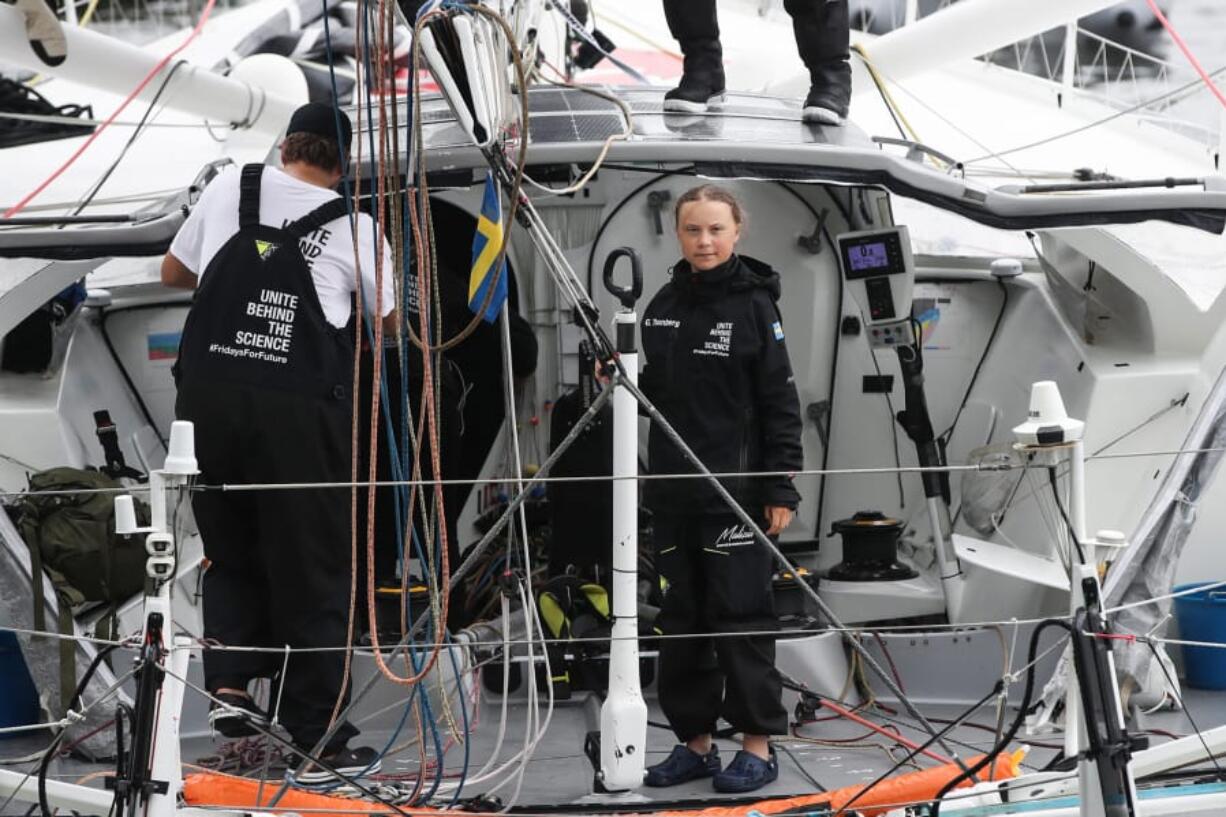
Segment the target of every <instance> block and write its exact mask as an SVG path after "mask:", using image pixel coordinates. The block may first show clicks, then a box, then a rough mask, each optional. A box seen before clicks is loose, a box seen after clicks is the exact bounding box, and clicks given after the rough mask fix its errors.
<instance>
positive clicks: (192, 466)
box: [129, 420, 198, 817]
mask: <svg viewBox="0 0 1226 817" xmlns="http://www.w3.org/2000/svg"><path fill="white" fill-rule="evenodd" d="M194 432H195V429H194V427H193V425H192V424H191V423H189V422H186V421H183V420H176V421H175V422H174V423H172V424H171V428H170V445H169V450H168V451H167V454H166V462H165V465H164V466H163V468H162V469H160V470H156V471H153V472H151V473H150V474H149V507H150V527H151V528H152V529H153V530H152V531H150V532H149V535H148V536H147V537H146V538H145V551H146V552H147V553H148V554H149V559H148V561H147V562H146V567H145V569H146V572H147V573H148V575H149V577H150V578H151V579H153V580H154V582H155V585H156V590H155V591H154V592H153V593H152V594H150V595H146V596H145V611H144V620H145V624H146V627H147V626H148V624H149V622H150V619H151V617H152V616H153V615H154V614H160V615H161V617H162V625H161V630H160V632H161V640H162V644H161V648H162V653H163V656H164V658H163V661H164V662H165V665H166V670H167V671H166V672H165V674H164V675H163V676H162V686H161V690H160V694H159V695H158V700H157V717H156V718H155V720H154V726H153V730H154V736H153V747H152V751H151V754H150V759H149V778H150V779H151V780H155V781H164V782H165V783H166V785H167V789H166V792H165V793H164V794H159V793H156V792H155V793H152V794H150V795H149V796H148V799H147V800H146V805H145V809H144V817H175V812H176V809H177V808H178V804H179V794H180V792H181V791H182V788H183V767H182V761H181V758H180V755H179V726H180V721H181V719H182V715H183V692H184V686H183V678H185V677H187V664H188V658H189V652H188V650H187V649H186V648H187V647H188V646H189V645H190V644H191V641H190V639H186V638H176V637H175V635H174V632H175V624H174V604H173V602H172V600H171V597H170V593H171V588H172V586H173V585H174V576H175V558H174V554H175V550H176V548H175V541H174V535H175V531H174V530H172V527H171V525H170V524H169V521H168V518H167V506H168V504H169V502H171V501H174V500H175V499H177V497H178V495H179V489H180V488H182V487H184V486H186V485H187V484H188V483H189V482H190V480H191V478H192V476H194V475H195V474H196V473H198V471H197V470H196V446H195V439H194ZM145 635H146V637H148V632H146V633H145ZM129 796H137V795H136V794H135V793H132V794H130V795H129Z"/></svg>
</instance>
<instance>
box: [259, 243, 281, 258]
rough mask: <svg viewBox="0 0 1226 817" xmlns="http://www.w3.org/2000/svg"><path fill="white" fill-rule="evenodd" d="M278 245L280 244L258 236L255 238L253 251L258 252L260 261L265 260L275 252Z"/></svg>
mask: <svg viewBox="0 0 1226 817" xmlns="http://www.w3.org/2000/svg"><path fill="white" fill-rule="evenodd" d="M280 246H281V245H280V244H277V243H275V242H272V241H261V240H260V239H258V238H257V239H256V240H255V251H256V252H257V253H259V255H260V260H261V261H267V260H268V256H270V255H272V254H273V253H274V252H276V251H277V248H278V247H280Z"/></svg>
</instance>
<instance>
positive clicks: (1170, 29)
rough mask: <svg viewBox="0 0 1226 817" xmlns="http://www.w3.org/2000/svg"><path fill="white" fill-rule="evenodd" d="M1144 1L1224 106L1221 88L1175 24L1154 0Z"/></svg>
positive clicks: (1225, 99)
mask: <svg viewBox="0 0 1226 817" xmlns="http://www.w3.org/2000/svg"><path fill="white" fill-rule="evenodd" d="M1145 2H1146V3H1147V4H1149V10H1150V11H1152V12H1153V13H1154V17H1156V18H1157V19H1158V22H1159V23H1161V24H1162V27H1163V28H1165V29H1166V33H1167V34H1170V35H1171V39H1172V40H1174V41H1175V45H1177V46H1178V47H1179V50H1180V51H1182V52H1183V55H1184V56H1185V57H1187V58H1188V62H1189V63H1191V64H1192V68H1193V70H1195V71H1196V73H1197V75H1198V76H1199V77H1200V79H1201V82H1203V83H1205V87H1207V88H1208V89H1209V91H1210V92H1211V93H1212V94H1213V96H1214V97H1216V98H1217V101H1218V102H1220V103H1221V104H1222V107H1224V108H1226V96H1224V95H1223V94H1222V91H1221V89H1219V88H1218V87H1217V84H1216V83H1215V82H1214V81H1213V79H1212V78H1211V77H1210V76H1209V74H1208V72H1206V71H1205V69H1204V66H1202V65H1201V64H1200V60H1198V59H1196V55H1195V54H1193V53H1192V49H1191V48H1189V47H1188V44H1187V43H1186V42H1184V39H1183V37H1181V36H1180V35H1179V32H1178V31H1177V30H1176V29H1175V26H1173V25H1171V21H1170V20H1168V19H1167V18H1166V15H1165V14H1163V13H1162V9H1161V8H1160V7H1159V6H1158V4H1157V3H1156V2H1154V0H1145Z"/></svg>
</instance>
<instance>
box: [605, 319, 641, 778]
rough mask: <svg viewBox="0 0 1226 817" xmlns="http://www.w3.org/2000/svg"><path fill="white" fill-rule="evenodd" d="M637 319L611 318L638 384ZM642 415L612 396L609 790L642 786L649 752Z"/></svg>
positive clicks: (628, 400) (625, 396) (630, 399)
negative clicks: (641, 570)
mask: <svg viewBox="0 0 1226 817" xmlns="http://www.w3.org/2000/svg"><path fill="white" fill-rule="evenodd" d="M637 323H638V316H637V315H636V314H635V313H634V312H633V311H632V310H629V309H622V310H619V311H618V312H617V313H616V315H614V317H613V325H614V329H615V330H616V338H617V352H618V357H619V358H620V360H621V364H622V368H623V369H624V371H625V374H624V375H623V377H625V379H626V380H628V381H630V383H632V384H637V383H638V372H639V356H638V351H637V347H636V345H635V342H634V329H635V325H636V324H637ZM638 456H639V410H638V401H636V400H635V399H634V395H632V394H631V393H630V390H629V389H627V388H626V387H625V386H623V385H620V384H616V385H615V386H614V391H613V477H614V479H613V643H612V646H611V647H610V650H609V695H608V697H607V698H605V702H604V705H603V706H601V708H600V776H601V778H600V779H601V782H602V783H603V784H604V787H605V788H606V789H609V790H610V791H622V790H625V789H633V788H638V787H639V786H641V785H642V783H643V768H644V765H645V763H644V761H645V755H646V749H647V703H646V702H645V701H644V700H643V691H642V688H641V687H640V684H639V642H638V635H639V628H638V562H639V542H638V530H639V495H638V490H639V487H638V480H637V479H635V478H636V477H637V476H638V467H639V463H638Z"/></svg>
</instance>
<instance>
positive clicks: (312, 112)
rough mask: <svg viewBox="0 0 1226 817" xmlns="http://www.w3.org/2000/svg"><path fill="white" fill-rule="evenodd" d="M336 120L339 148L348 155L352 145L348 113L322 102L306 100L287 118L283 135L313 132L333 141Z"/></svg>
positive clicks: (351, 130) (351, 129) (351, 127)
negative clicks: (338, 129)
mask: <svg viewBox="0 0 1226 817" xmlns="http://www.w3.org/2000/svg"><path fill="white" fill-rule="evenodd" d="M338 121H339V122H340V135H341V139H340V146H341V150H342V151H343V152H344V154H345V155H346V156H348V155H349V148H350V147H351V146H352V145H353V125H352V124H350V122H349V115H348V114H346V113H344V112H341V111H337V110H335V109H333V107H332V106H331V105H325V104H324V103H322V102H308V103H307V104H305V105H303V106H302V107H301V108H299V109H298V110H296V111H294V115H293V116H291V117H290V118H289V127H287V128H286V129H285V135H286V136H289V135H290V134H292V133H313V134H315V135H316V136H322V137H324V138H325V139H331V140H332V141H334V142H335V141H336V133H337V131H336V125H337V122H338Z"/></svg>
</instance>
